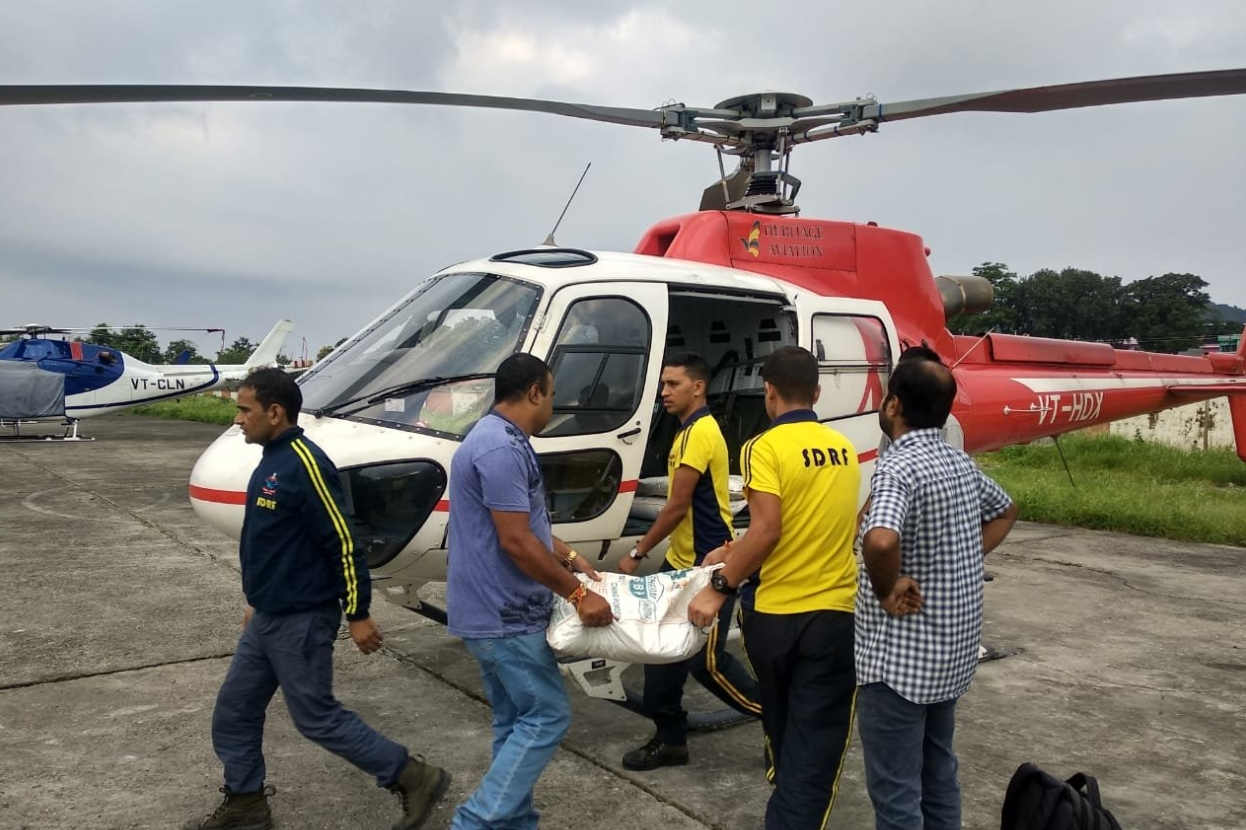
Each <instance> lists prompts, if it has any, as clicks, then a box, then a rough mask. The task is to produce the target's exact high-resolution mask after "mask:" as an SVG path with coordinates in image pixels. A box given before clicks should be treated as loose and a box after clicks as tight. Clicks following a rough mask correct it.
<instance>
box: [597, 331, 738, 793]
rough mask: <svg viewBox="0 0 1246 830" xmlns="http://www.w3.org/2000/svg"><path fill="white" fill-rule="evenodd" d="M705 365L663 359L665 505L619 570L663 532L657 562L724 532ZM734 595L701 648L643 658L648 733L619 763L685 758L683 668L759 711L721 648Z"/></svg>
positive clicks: (689, 555)
mask: <svg viewBox="0 0 1246 830" xmlns="http://www.w3.org/2000/svg"><path fill="white" fill-rule="evenodd" d="M709 379H710V367H709V364H708V363H707V362H706V361H705V358H703V357H701V356H700V355H697V354H692V353H690V352H688V353H683V354H675V355H671V356H669V357H667V358H666V360H665V361H664V362H663V364H662V405H663V406H664V407H665V408H666V411H667V412H670V413H671V414H672V415H674V416H675V417H677V418H679V424H680V426H679V432H678V433H677V434H676V435H675V441H674V443H673V444H672V445H671V451H670V455H668V456H667V460H666V468H667V475H668V476H669V479H668V480H669V484H668V487H667V501H666V506H665V507H663V508H662V512H661V513H659V514H658V516H657V518H656V519H655V520H654V522H653V527H651V528H649V531H648V532H647V533H646V534H645V535H644V536H643V537H641V539H640V541H639V542H637V543H636V547H635V548H633V549H632V552H631V553H630V554H628V556H627V557H626V558H624V559H623V562H622V564H621V565H620V570H621V571H622V572H623V573H625V574H631V573H635V571H636V568H637V567H638V566H639V564H640V560H641V559H644V558H645V557H646V556H648V555H649V552H650V551H651V550H653V548H654V547H656V546H657V545H658V543H660V542H661V541H662V540H663V539H665V538H666V537H667V536H670V538H671V544H670V547H669V549H668V550H667V552H666V561H664V562H663V563H662V568H661V570H663V571H674V570H679V569H681V568H690V567H692V566H693V565H699V564H701V560H702V559H704V558H705V555H706V554H707V553H709V552H710V551H712V550H714V549H715V548H718V547H721V546H722V545H723V544H725V543H726V542H728V541H729V540H730V539H731V511H730V510H729V508H728V506H727V499H728V495H727V477H728V471H727V442H726V441H725V440H724V439H723V434H722V430H720V429H719V428H718V423H717V422H716V421H715V420H714V418H713V417H712V416H711V415H710V413H709V409H708V408H707V407H706V399H705V389H706V385H707V384H708V383H709ZM734 609H735V602H734V601H731V602H723V604H722V607H721V608H719V609H718V612H717V617H716V618H717V619H718V623H719V624H718V625H717V626H716V627H715V628H714V629H713V630H712V631H711V632H710V637H709V640H708V642H707V643H706V644H705V648H703V649H701V651H700V653H698V654H697V655H695V656H693V657H692V658H690V659H689V660H686V661H683V662H680V663H668V664H664V665H657V666H645V708H646V709H647V710H648V711H649V715H650V717H652V718H653V722H654V726H655V727H656V728H655V733H654V736H653V739H652V740H650V741H649V742H648V743H647V744H645V745H644V746H641V747H638V748H636V749H633V750H631V751H630V752H628V753H627V754H625V755H624V756H623V767H624V768H625V769H629V770H650V769H657V768H658V767H661V766H679V765H682V764H686V763H688V746H687V744H688V713H687V712H686V711H684V708H683V695H684V684H685V683H686V682H687V680H688V675H689V673H691V674H692V676H693V677H695V678H696V679H697V680H698V681H699V682H700V683H701V685H702V686H704V687H705V688H707V689H709V690H710V691H711V692H713V693H714V695H715V696H717V697H718V699H719V700H721V701H723V702H724V703H726V704H727V705H728V706H731V707H732V708H734V709H735V710H736V711H738V712H741V713H743V714H746V715H753V716H754V717H756V716H758V715H760V714H761V704H760V703H759V702H758V694H759V691H758V688H757V681H756V680H755V679H754V678H753V676H752V675H751V674H750V673H749V671H748V669H747V668H746V667H745V666H744V665H743V664H742V663H741V662H740V661H738V660H736V659H735V658H734V657H733V656H732V655H731V653H730V652H728V651H727V649H726V643H727V631H728V629H729V628H730V627H731V615H732V612H733V611H734Z"/></svg>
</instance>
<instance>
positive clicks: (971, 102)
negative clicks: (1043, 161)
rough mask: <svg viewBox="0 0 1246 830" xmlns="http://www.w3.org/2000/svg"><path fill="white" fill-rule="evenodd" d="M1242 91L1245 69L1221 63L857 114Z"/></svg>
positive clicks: (1057, 105) (899, 115)
mask: <svg viewBox="0 0 1246 830" xmlns="http://www.w3.org/2000/svg"><path fill="white" fill-rule="evenodd" d="M1242 94H1246V69H1222V70H1216V71H1212V72H1185V73H1181V74H1175V75H1145V76H1141V77H1136V78H1114V79H1111V80H1105V81H1088V82H1085V83H1076V84H1060V85H1057V86H1036V87H1030V88H1028V89H1009V90H1002V91H999V92H981V93H977V94H973V95H953V96H950V97H947V98H923V99H919V100H914V101H900V102H897V103H894V104H874V105H872V106H866V107H865V108H864V110H863V113H862V117H863V118H865V119H876V120H878V121H903V120H906V119H910V118H924V117H926V116H928V115H943V114H945V113H950V112H1028V113H1034V112H1050V111H1052V110H1065V109H1078V108H1080V107H1102V106H1108V105H1110V104H1131V103H1136V102H1141V101H1161V100H1169V99H1174V98H1209V97H1214V96H1217V95H1242Z"/></svg>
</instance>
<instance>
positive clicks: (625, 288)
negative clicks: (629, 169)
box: [0, 69, 1246, 697]
mask: <svg viewBox="0 0 1246 830" xmlns="http://www.w3.org/2000/svg"><path fill="white" fill-rule="evenodd" d="M1243 93H1246V69H1235V70H1224V71H1213V72H1198V73H1188V74H1180V75H1162V76H1149V77H1140V78H1126V79H1116V80H1108V81H1097V82H1090V83H1077V84H1068V85H1063V86H1052V87H1036V88H1029V89H1017V90H1008V91H1002V92H991V93H983V94H973V95H958V96H952V97H947V98H935V99H924V100H916V101H904V102H899V103H894V104H884V103H879V102H878V101H875V100H873V99H872V98H870V99H856V100H852V101H847V102H843V103H833V104H827V105H819V104H814V103H813V101H811V100H810V99H808V98H806V97H803V96H800V95H794V94H786V93H761V94H754V95H745V96H741V97H737V98H732V99H729V100H726V101H723V102H722V103H720V104H718V105H717V106H715V107H713V108H698V107H692V106H686V105H683V104H675V105H669V106H664V107H661V108H658V109H656V110H641V109H625V108H616V107H601V106H589V105H580V104H568V103H561V102H555V101H541V100H534V99H526V98H497V97H490V96H480V95H458V94H450V93H438V92H410V91H394V90H370V89H320V88H302V87H220V86H216V87H213V86H208V87H194V86H41V87H4V88H0V104H66V103H106V102H145V101H146V102H158V101H250V100H262V101H271V100H278V101H304V102H325V101H336V102H359V101H364V102H373V103H378V102H380V103H384V102H388V103H396V104H430V105H449V106H469V107H485V108H493V109H510V110H522V111H528V112H543V113H550V114H555V115H562V116H568V117H573V118H584V119H592V120H597V121H605V122H609V123H615V124H623V125H629V126H634V127H646V128H650V129H654V130H656V131H657V132H658V133H659V135H660V136H661V137H662V138H666V139H686V140H691V141H699V142H705V143H708V144H712V145H714V146H715V147H716V149H717V150H718V152H719V153H720V160H721V154H724V153H725V154H728V155H734V156H736V157H737V158H738V159H739V166H738V168H737V169H736V171H735V172H734V173H733V174H731V175H729V176H728V175H726V174H725V172H724V174H723V176H722V178H721V180H720V181H719V182H716V183H715V184H713V185H711V186H710V187H709V188H707V189H706V191H705V193H704V194H703V197H702V201H701V206H700V210H699V211H698V212H696V213H690V214H686V215H683V216H677V217H674V218H671V219H666V220H663V221H660V222H658V223H657V224H655V225H654V226H653V227H651V228H650V229H649V230H648V231H646V232H645V234H644V235H643V236H642V237H641V239H640V241H639V242H638V243H637V245H636V247H635V249H634V251H633V252H632V253H609V252H601V251H584V250H579V249H574V248H560V247H556V246H552V245H546V246H541V247H537V248H533V249H527V250H517V251H507V252H502V253H498V254H496V255H494V256H490V257H487V258H483V259H478V260H475V261H471V262H465V263H461V264H458V265H454V266H451V267H449V268H446V269H444V270H443V271H441V272H439V273H437V274H434V275H433V276H432V277H431V278H429V279H427V280H424V281H422V282H421V283H420V284H419V285H418V286H417V287H416V288H415V289H414V290H413V291H411V292H410V293H409V294H407V295H406V296H405V297H403V298H402V299H400V300H399V301H398V302H397V303H395V304H394V305H393V306H392V307H391V308H389V309H387V310H386V311H385V312H384V313H382V314H381V315H380V316H378V317H377V318H376V319H375V320H373V321H372V322H370V323H369V324H368V325H367V326H365V327H364V328H363V329H362V330H361V331H360V332H358V333H357V334H355V335H354V336H353V337H351V338H350V339H349V340H348V341H347V342H346V343H344V344H342V345H341V346H340V347H338V348H337V349H336V350H335V351H334V352H333V353H332V354H331V355H330V356H329V357H328V358H326V359H325V360H323V361H321V362H320V363H318V364H317V365H316V366H315V367H313V368H312V369H311V370H310V371H309V372H307V373H306V374H304V375H303V376H302V378H301V379H300V384H301V386H302V390H303V394H304V398H305V408H304V413H303V415H302V417H301V419H300V425H301V426H302V427H303V428H304V429H305V430H306V431H307V434H308V435H309V436H310V437H311V438H312V439H313V440H315V441H316V442H317V443H318V444H320V445H321V446H322V447H324V449H325V450H326V452H327V453H328V454H329V455H330V456H331V457H332V458H333V459H334V461H335V462H336V463H337V464H338V466H339V467H340V469H341V471H342V474H343V480H344V483H345V485H346V488H347V491H348V494H349V496H350V499H351V502H352V505H351V506H352V511H353V514H354V518H355V520H356V522H357V524H358V527H359V532H360V535H361V537H362V541H363V544H364V545H366V548H367V556H368V560H369V563H370V565H371V566H372V568H373V573H374V575H375V577H376V578H377V579H378V580H380V582H379V584H378V587H383V588H384V590H383V591H381V593H382V594H383V595H384V596H385V597H386V598H387V599H389V600H391V601H394V602H396V603H398V604H400V605H403V606H405V607H408V608H411V609H412V610H415V611H418V612H420V613H424V614H426V615H429V616H432V617H434V618H439V617H440V618H443V617H441V615H442V613H443V612H441V610H440V609H436V608H433V607H432V606H430V605H428V604H427V603H426V602H424V601H422V600H421V599H420V597H419V596H418V593H417V592H418V590H419V588H420V587H421V586H423V585H424V584H426V583H428V582H431V581H440V580H443V579H444V578H445V572H446V525H447V517H448V511H449V509H450V507H451V505H450V504H449V502H448V501H447V499H446V498H445V494H446V487H447V479H448V476H449V474H450V458H451V456H452V455H453V453H454V451H455V449H456V448H457V447H458V446H459V442H460V440H461V439H462V437H463V436H464V435H465V434H466V432H467V431H468V429H470V427H471V425H472V424H473V423H474V422H475V420H476V419H477V418H479V417H480V416H481V415H482V414H484V412H485V411H487V409H488V407H489V405H490V403H491V401H492V380H491V373H492V372H493V371H494V369H495V368H496V366H497V365H498V364H499V363H500V362H501V360H502V359H503V358H504V357H505V356H506V355H508V354H511V353H513V352H514V351H516V350H523V351H527V352H531V353H533V354H536V355H538V356H540V357H542V358H544V359H545V360H546V361H547V362H548V363H549V364H550V366H551V367H552V368H553V370H554V373H555V376H556V387H557V394H556V400H555V409H554V418H553V420H552V421H551V423H550V425H549V427H548V428H547V429H546V431H545V432H544V433H543V434H542V435H540V436H537V437H536V438H535V439H534V441H533V444H534V447H535V448H536V451H537V453H538V455H539V456H540V458H541V463H542V466H543V468H544V471H545V479H546V486H547V490H548V494H549V503H550V513H551V516H552V517H553V521H554V525H555V528H554V530H555V533H557V534H558V535H559V536H560V537H562V538H563V539H565V540H567V541H568V542H569V543H571V544H573V545H574V546H575V547H576V548H577V549H578V550H579V551H580V552H581V553H582V554H584V555H587V556H590V557H591V558H592V559H593V560H595V561H596V562H597V563H599V565H600V567H603V568H611V567H613V566H614V565H615V563H616V562H617V561H618V560H619V558H620V557H621V556H623V555H625V554H626V552H627V551H628V550H629V549H630V547H631V546H632V544H633V543H634V542H635V541H636V539H637V538H638V537H639V536H640V535H641V534H643V532H644V531H645V529H646V528H647V526H648V522H649V520H650V519H651V517H652V516H653V515H654V513H655V510H654V505H653V504H652V498H651V497H648V496H646V495H645V494H644V491H645V484H646V480H647V479H649V478H650V477H658V476H662V475H664V472H665V459H666V455H667V450H668V448H669V445H670V442H671V439H672V436H673V432H674V428H675V424H674V423H672V421H673V419H672V418H671V416H668V415H666V414H665V413H664V412H663V411H662V409H661V407H660V406H655V403H654V402H655V401H656V400H657V396H658V376H659V374H660V369H661V355H662V353H663V351H664V350H666V349H686V350H692V351H696V352H699V353H701V354H703V355H705V356H706V358H707V359H708V360H709V362H710V364H711V366H713V367H714V371H713V378H712V381H711V383H710V387H709V396H710V407H711V409H712V412H713V413H714V415H715V416H716V417H717V418H718V419H719V421H720V423H721V425H722V427H723V432H724V434H725V436H726V439H727V442H728V444H729V446H730V449H731V456H732V464H733V472H738V470H735V469H734V465H735V464H736V463H738V462H737V460H736V457H737V455H738V452H737V451H738V449H739V448H740V446H741V445H742V444H743V442H744V441H745V440H747V439H748V438H749V437H751V436H752V435H755V434H756V433H758V432H759V431H761V430H763V429H764V428H765V427H766V425H767V420H766V415H765V410H764V405H763V398H762V382H761V379H760V377H759V375H758V369H759V367H760V365H761V363H762V362H763V361H764V360H765V358H766V356H767V355H768V354H769V353H770V352H772V351H773V350H774V349H776V348H778V347H780V346H785V345H789V344H795V345H799V346H803V347H805V348H807V349H810V350H811V351H812V352H813V353H814V354H815V355H816V356H817V358H818V360H819V363H820V366H821V384H822V390H823V391H822V397H821V401H820V402H819V404H818V407H817V410H818V414H819V415H820V416H821V417H822V418H823V419H825V420H826V421H828V422H830V423H833V424H834V425H835V426H836V428H837V429H839V430H840V431H842V432H843V433H845V434H846V435H847V436H848V437H849V438H850V439H851V440H852V441H853V443H854V444H855V445H856V446H857V447H858V448H859V453H860V459H861V462H862V464H863V466H864V468H865V469H864V473H865V476H864V479H863V481H864V482H866V483H865V484H863V492H862V498H864V495H865V493H864V487H867V486H868V484H867V482H868V478H869V472H870V470H871V468H872V464H873V461H874V459H875V457H876V455H877V451H876V448H877V447H878V446H879V443H880V438H881V433H880V430H879V426H878V420H877V416H876V410H877V407H878V405H879V402H880V400H881V398H882V395H883V390H884V389H885V386H886V381H887V377H888V372H889V371H890V369H891V367H892V366H893V364H894V361H895V360H896V358H897V356H898V355H899V353H900V352H901V350H902V349H903V348H905V347H906V346H908V345H910V344H917V343H926V344H929V345H930V346H932V347H933V348H935V349H936V350H937V351H938V352H939V353H940V354H941V355H942V356H943V357H944V358H945V360H946V361H947V362H948V363H949V364H955V373H956V377H957V380H958V382H959V388H960V392H959V395H958V398H957V401H956V405H955V408H954V410H953V422H952V423H951V424H950V425H949V430H948V440H950V441H952V442H953V443H955V444H957V445H959V446H962V447H963V448H964V449H965V450H967V451H969V452H980V451H984V450H992V449H997V448H999V447H1004V446H1007V445H1010V444H1017V443H1023V442H1028V441H1032V440H1034V439H1036V438H1041V437H1045V436H1054V435H1059V434H1061V433H1064V432H1068V431H1070V430H1075V429H1080V428H1083V427H1087V426H1091V425H1093V424H1099V423H1106V422H1108V421H1113V420H1116V419H1120V418H1125V417H1128V416H1132V415H1138V414H1142V413H1150V412H1155V411H1159V410H1162V409H1165V408H1168V407H1172V406H1176V405H1179V404H1183V403H1188V402H1192V401H1199V400H1203V399H1208V398H1214V397H1220V396H1224V395H1231V396H1234V397H1232V398H1231V407H1232V417H1233V423H1234V428H1235V435H1236V437H1237V445H1238V451H1239V454H1240V455H1242V456H1243V457H1244V458H1246V398H1242V397H1240V395H1241V394H1242V393H1246V374H1244V372H1246V356H1244V353H1243V352H1242V351H1241V350H1239V352H1238V353H1237V354H1211V355H1208V356H1206V357H1187V356H1175V355H1168V354H1154V353H1147V352H1139V351H1118V350H1115V349H1113V348H1112V347H1111V346H1108V345H1103V344H1095V343H1082V342H1066V341H1058V340H1047V339H1041V338H1031V337H1017V336H1009V335H1002V334H986V335H984V336H981V337H966V336H958V335H954V334H952V333H950V332H949V331H948V329H947V327H946V321H947V319H948V318H949V317H951V316H953V315H955V314H958V313H962V312H972V311H980V310H982V309H984V308H985V307H986V306H987V305H989V302H990V297H991V290H990V285H989V283H987V282H986V281H984V280H981V279H978V278H973V277H967V278H964V277H963V278H949V277H940V278H938V279H936V278H935V277H934V276H933V274H932V273H931V270H930V267H929V265H928V262H927V255H928V249H927V248H926V247H925V245H924V244H923V241H922V238H921V237H920V236H918V235H916V234H913V233H909V232H906V231H900V230H893V229H888V228H882V227H877V226H875V225H874V224H872V223H870V224H856V223H851V222H837V221H828V220H819V219H807V218H802V217H800V216H799V215H798V213H799V212H798V208H797V206H796V204H795V203H794V198H795V196H796V193H797V191H798V189H799V187H800V182H799V181H798V180H797V179H796V178H795V177H794V176H792V174H791V171H790V160H791V154H792V151H793V150H794V149H795V148H797V147H799V146H800V145H803V144H806V143H810V142H813V141H819V140H822V139H827V138H835V137H841V136H848V135H856V134H863V133H872V132H875V131H877V130H878V129H879V128H880V127H881V126H882V125H883V124H884V123H887V122H893V121H902V120H909V119H913V118H921V117H926V116H931V115H941V114H948V113H956V112H966V111H979V112H1022V113H1037V112H1045V111H1051V110H1060V109H1072V108H1079V107H1090V106H1102V105H1108V104H1123V103H1131V102H1141V101H1152V100H1160V99H1168V98H1189V97H1206V96H1217V95H1237V94H1243ZM258 456H259V450H258V449H257V448H255V447H252V446H248V445H246V444H245V443H244V441H243V439H242V436H241V435H240V434H239V432H238V430H237V428H231V429H229V430H227V431H226V432H225V433H224V434H223V435H222V436H221V437H220V438H219V439H218V440H217V441H216V442H215V443H214V444H213V445H212V446H211V447H209V449H208V450H207V451H206V452H205V453H204V454H203V455H202V456H201V457H200V459H199V461H198V463H197V464H196V465H195V467H194V470H193V472H192V473H191V478H190V498H191V501H192V504H193V505H194V508H195V510H196V511H197V512H198V513H199V515H200V516H202V517H203V518H204V519H205V520H207V521H208V522H209V523H211V524H212V525H214V526H216V527H218V528H220V529H222V530H224V531H226V532H227V533H230V534H233V535H237V533H238V531H239V528H240V526H241V523H242V514H243V502H244V499H245V494H244V491H245V488H246V482H247V479H248V476H249V473H250V471H251V470H252V469H253V467H254V464H255V463H256V460H257V458H258ZM659 490H660V488H659ZM737 520H738V521H737V527H739V528H741V529H742V528H743V527H745V526H747V516H746V514H741V515H739V516H737ZM649 561H650V562H651V563H653V562H657V561H660V557H651V558H650V560H649ZM651 567H652V565H651ZM443 619H444V618H443ZM594 668H601V666H596V665H594V664H586V665H584V666H582V667H578V668H575V669H573V673H575V674H576V675H577V677H578V678H579V679H580V681H581V684H582V685H584V686H585V687H586V688H588V687H590V685H592V684H590V683H589V682H587V680H586V676H587V674H589V673H590V672H591V671H592V670H593V669H594ZM610 680H611V682H609V683H607V684H606V686H605V687H604V688H603V689H598V690H597V691H596V692H595V693H596V694H598V695H599V696H603V697H613V696H616V695H619V694H621V693H622V690H621V687H620V686H619V685H618V684H617V683H615V682H613V678H611V679H610Z"/></svg>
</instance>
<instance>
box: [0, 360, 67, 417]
mask: <svg viewBox="0 0 1246 830" xmlns="http://www.w3.org/2000/svg"><path fill="white" fill-rule="evenodd" d="M64 415H65V376H64V375H60V374H57V373H56V372H45V371H44V370H43V369H40V368H39V367H38V366H36V365H34V364H33V363H7V362H5V361H0V421H18V420H22V419H25V418H60V417H64Z"/></svg>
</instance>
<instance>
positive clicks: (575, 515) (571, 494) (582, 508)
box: [537, 449, 623, 524]
mask: <svg viewBox="0 0 1246 830" xmlns="http://www.w3.org/2000/svg"><path fill="white" fill-rule="evenodd" d="M537 460H538V461H539V462H540V464H541V473H542V475H544V477H545V499H546V507H548V509H549V517H550V521H552V522H553V523H554V524H566V523H567V522H584V521H588V520H589V519H594V518H596V517H598V516H600V515H601V514H602V513H605V512H606V510H607V509H609V507H610V505H612V504H614V500H615V498H616V497H617V496H618V495H619V485H620V484H621V483H622V481H623V461H622V459H620V458H619V456H618V454H617V453H615V452H613V451H611V450H605V449H602V450H580V451H576V452H562V453H549V454H547V455H541V456H538V458H537Z"/></svg>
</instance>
